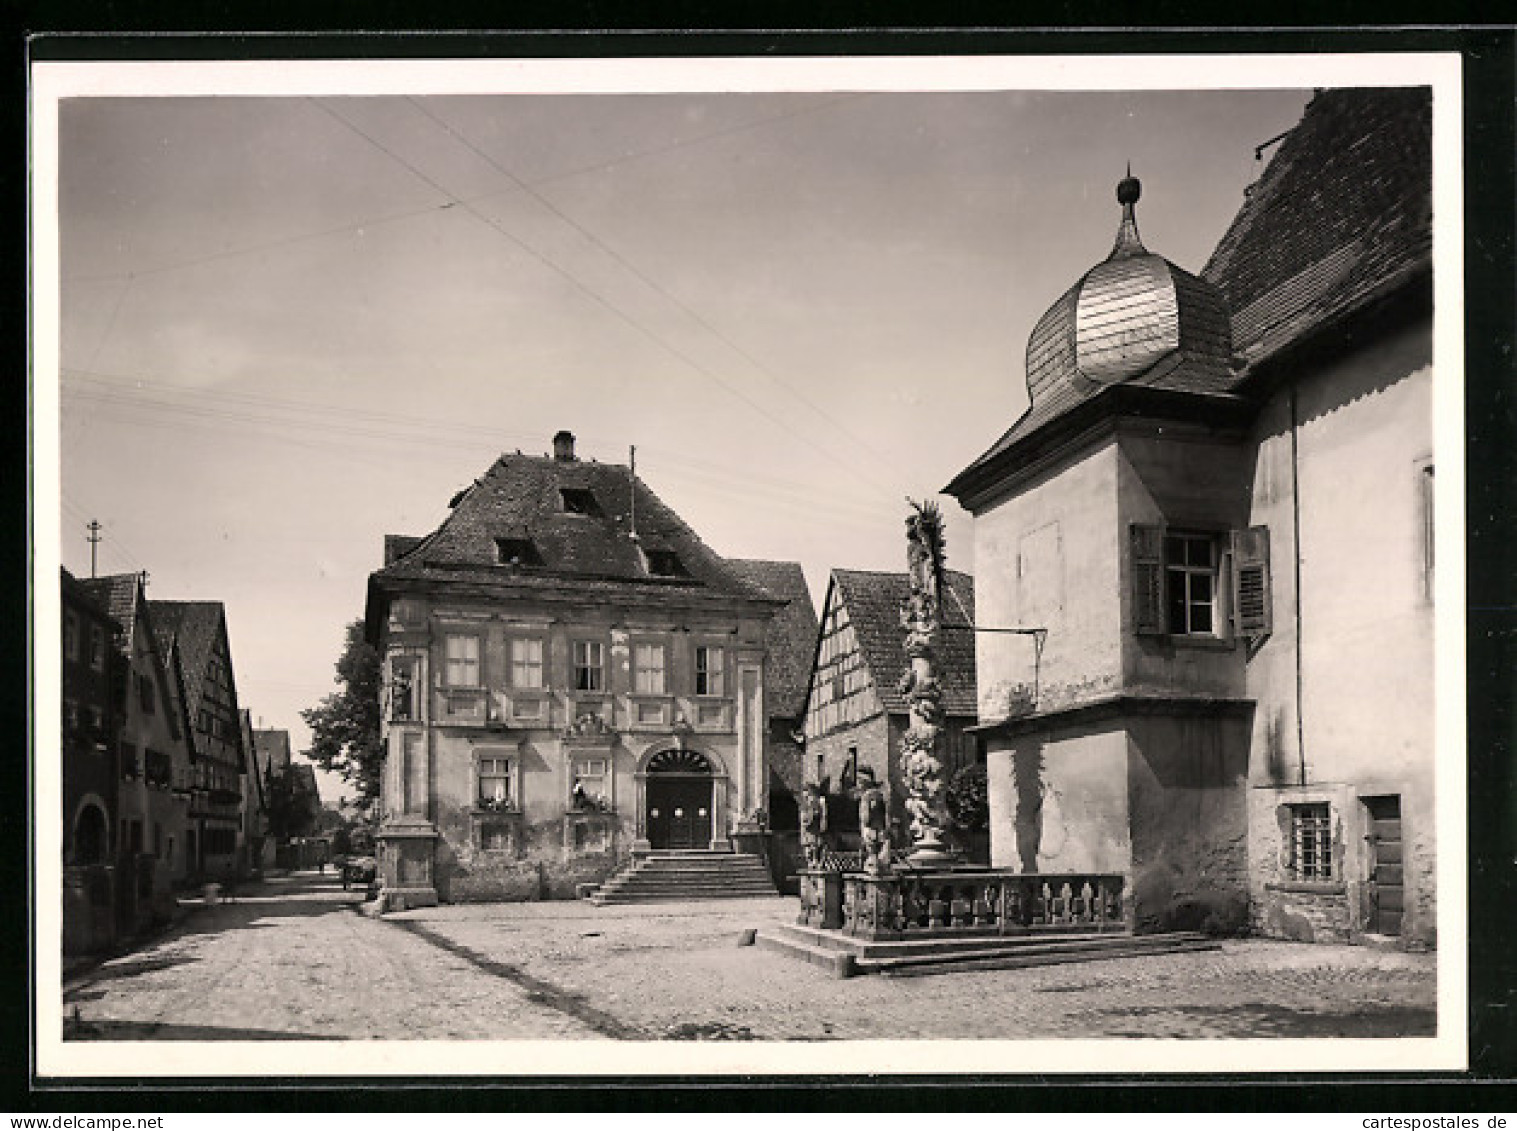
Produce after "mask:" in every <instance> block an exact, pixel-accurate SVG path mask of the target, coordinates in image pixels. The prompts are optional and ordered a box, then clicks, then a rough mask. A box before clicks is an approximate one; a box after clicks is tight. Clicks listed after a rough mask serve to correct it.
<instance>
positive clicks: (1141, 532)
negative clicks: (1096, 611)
mask: <svg viewBox="0 0 1517 1131" xmlns="http://www.w3.org/2000/svg"><path fill="white" fill-rule="evenodd" d="M1130 531H1131V538H1132V586H1133V588H1132V598H1133V599H1132V624H1133V631H1134V632H1136V633H1138V634H1139V635H1140V636H1160V635H1163V633H1164V527H1162V526H1150V525H1144V524H1141V523H1136V522H1135V523H1133V524H1132V526H1131V527H1130Z"/></svg>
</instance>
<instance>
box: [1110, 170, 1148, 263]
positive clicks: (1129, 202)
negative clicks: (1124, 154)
mask: <svg viewBox="0 0 1517 1131" xmlns="http://www.w3.org/2000/svg"><path fill="white" fill-rule="evenodd" d="M1142 195H1143V182H1142V181H1140V180H1138V178H1137V177H1135V176H1133V175H1132V162H1131V161H1129V162H1128V163H1127V176H1125V177H1123V178H1122V179H1121V180H1120V181H1118V182H1117V203H1119V204H1120V205H1121V206H1122V225H1121V227H1119V228H1118V229H1117V242H1116V243H1115V244H1114V245H1112V249H1111V254H1110V255H1108V256H1107V257H1106V258H1107V259H1128V258H1131V257H1132V256H1134V255H1147V254H1148V248H1146V247H1144V246H1143V241H1142V240H1141V239H1140V238H1139V237H1138V218H1137V215H1136V214H1135V213H1134V211H1133V205H1135V204H1137V203H1138V198H1139V197H1140V196H1142Z"/></svg>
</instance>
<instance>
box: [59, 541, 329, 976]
mask: <svg viewBox="0 0 1517 1131" xmlns="http://www.w3.org/2000/svg"><path fill="white" fill-rule="evenodd" d="M61 587H62V588H61V597H62V600H61V604H60V607H61V609H62V658H63V670H62V673H61V674H62V684H61V686H62V702H63V717H62V726H61V737H62V743H61V748H60V755H61V769H62V787H63V788H62V793H63V863H64V869H63V939H62V945H63V953H64V955H65V956H66V957H67V958H70V959H88V958H90V957H93V956H99V955H102V954H105V953H108V952H110V951H112V950H113V949H115V948H117V947H118V946H119V945H121V944H123V943H126V942H129V941H130V940H131V939H132V938H133V937H136V936H140V935H143V934H145V933H147V932H150V931H152V930H153V929H155V928H158V927H162V926H163V925H165V924H166V923H168V922H169V921H170V920H172V919H173V918H174V916H175V914H176V909H177V905H176V899H177V896H178V895H179V894H181V893H183V892H185V891H188V890H193V891H196V892H197V893H199V892H203V890H204V888H203V885H204V884H207V883H213V884H224V885H227V886H228V887H235V886H236V885H237V884H238V883H239V882H244V881H246V880H248V879H250V878H252V877H253V876H255V875H257V874H260V873H262V872H263V871H264V870H265V869H271V868H274V867H275V866H276V863H280V864H284V865H285V866H289V865H290V864H292V863H297V864H298V863H300V862H301V861H300V859H299V850H298V846H297V845H294V844H292V843H291V842H292V840H298V838H301V837H314V836H315V834H316V833H317V832H318V831H319V829H318V825H319V819H318V818H319V813H320V808H321V802H320V796H319V794H318V791H317V787H316V780H315V777H314V775H313V774H312V771H311V767H310V766H309V765H303V764H301V763H296V762H292V761H291V757H290V742H289V735H288V733H286V732H285V731H281V730H258V729H255V728H254V726H253V715H252V712H251V711H250V710H248V709H246V708H243V707H241V706H240V705H239V701H238V698H237V681H236V675H235V672H234V670H233V667H232V652H231V645H230V640H229V637H228V628H227V617H226V611H225V609H224V608H223V607H222V605H221V603H220V602H218V601H168V600H161V601H160V600H151V601H150V600H148V598H147V580H146V578H145V577H143V576H142V575H140V574H117V575H112V576H107V577H92V578H88V579H84V580H80V579H77V578H75V577H74V576H73V575H72V574H71V573H69V572H68V571H67V570H64V571H63V573H62V578H61ZM281 843H282V845H283V847H284V848H285V851H284V852H281V851H280V848H281Z"/></svg>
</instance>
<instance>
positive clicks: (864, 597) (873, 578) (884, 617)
mask: <svg viewBox="0 0 1517 1131" xmlns="http://www.w3.org/2000/svg"><path fill="white" fill-rule="evenodd" d="M832 583H833V585H834V586H836V587H837V591H838V594H839V596H840V597H841V599H842V601H843V604H844V606H845V607H846V608H847V609H848V619H849V623H850V624H852V625H853V631H854V636H855V637H856V639H857V640H858V643H859V650H860V651H861V652H862V653H863V655H864V661H865V662H866V663H867V664H868V665H869V672H870V674H871V676H873V678H874V685H875V690H876V691H877V692H878V693H879V696H880V701H881V702H882V703H883V704H884V707H885V710H887V711H889V712H891V713H892V714H904V713H905V712H906V711H907V710H908V704H907V702H906V700H905V698H903V697H902V695H901V693H900V692H899V691H898V690H897V689H896V688H897V684H898V682H899V680H900V678H901V676H902V674H903V673H904V672H905V670H906V653H905V652H904V651H903V650H902V644H903V643H904V641H905V639H906V634H905V631H904V630H903V629H902V628H901V605H902V604H903V603H904V602H905V601H906V598H907V597H908V596H910V594H911V584H910V582H909V581H908V580H907V577H906V574H905V573H904V572H901V573H875V572H869V571H864V570H852V569H835V570H833V571H832ZM942 626H943V627H942V633H941V635H940V636H939V637H938V652H937V661H936V668H937V676H938V682H939V683H940V684H941V685H942V688H943V710H944V712H945V713H946V714H949V715H969V716H974V715H976V714H977V713H978V711H979V700H978V698H977V697H976V695H975V673H974V633H973V632H971V631H969V630H970V629H972V628H973V627H974V578H973V577H971V576H970V575H969V574H967V573H960V572H959V571H958V570H953V569H949V570H944V571H943V610H942Z"/></svg>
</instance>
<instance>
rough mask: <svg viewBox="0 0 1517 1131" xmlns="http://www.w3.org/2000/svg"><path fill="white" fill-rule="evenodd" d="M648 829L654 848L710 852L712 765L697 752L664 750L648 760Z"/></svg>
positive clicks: (713, 807)
mask: <svg viewBox="0 0 1517 1131" xmlns="http://www.w3.org/2000/svg"><path fill="white" fill-rule="evenodd" d="M647 774H648V800H647V806H648V809H647V814H646V824H645V828H646V829H647V830H648V843H649V844H651V845H652V846H653V847H654V848H707V847H709V846H710V844H711V839H712V831H711V830H712V828H713V821H712V817H713V812H714V810H715V808H716V807H715V805H714V804H713V794H712V789H711V786H712V782H713V780H714V772H713V770H712V767H711V761H710V759H708V758H707V757H706V756H705V755H704V754H701V753H699V752H698V751H695V750H664V751H661V752H660V753H658V754H655V755H654V756H653V757H652V758H650V759H649V760H648V769H647Z"/></svg>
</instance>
